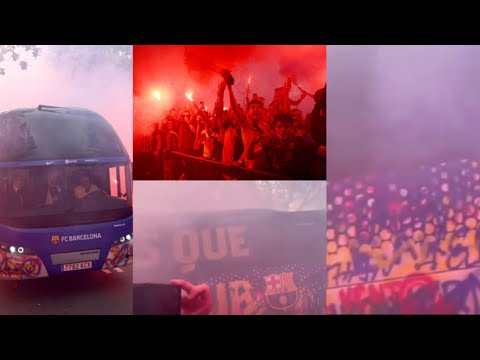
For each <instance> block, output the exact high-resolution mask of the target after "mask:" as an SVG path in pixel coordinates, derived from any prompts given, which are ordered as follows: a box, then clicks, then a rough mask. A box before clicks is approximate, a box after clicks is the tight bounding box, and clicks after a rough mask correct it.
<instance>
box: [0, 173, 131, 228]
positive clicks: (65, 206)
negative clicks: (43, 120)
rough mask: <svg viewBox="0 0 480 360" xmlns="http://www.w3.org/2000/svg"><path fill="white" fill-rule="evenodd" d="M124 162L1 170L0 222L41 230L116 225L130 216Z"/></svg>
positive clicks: (127, 181) (128, 174) (128, 177)
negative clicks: (96, 224) (115, 222)
mask: <svg viewBox="0 0 480 360" xmlns="http://www.w3.org/2000/svg"><path fill="white" fill-rule="evenodd" d="M131 193H132V189H131V167H130V164H129V163H124V164H95V165H88V166H85V165H71V164H70V165H62V166H46V167H45V166H31V167H22V168H0V224H3V225H7V226H12V227H19V228H46V227H60V226H72V225H80V224H82V225H84V224H93V223H98V222H107V221H115V220H119V219H122V218H126V217H128V216H130V215H131V214H132V197H131V196H132V194H131Z"/></svg>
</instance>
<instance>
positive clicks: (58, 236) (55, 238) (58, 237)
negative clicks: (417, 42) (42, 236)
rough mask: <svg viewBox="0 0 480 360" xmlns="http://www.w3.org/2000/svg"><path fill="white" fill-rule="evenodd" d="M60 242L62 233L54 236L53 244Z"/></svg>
mask: <svg viewBox="0 0 480 360" xmlns="http://www.w3.org/2000/svg"><path fill="white" fill-rule="evenodd" d="M59 242H60V235H53V236H52V244H54V245H56V244H58V243H59Z"/></svg>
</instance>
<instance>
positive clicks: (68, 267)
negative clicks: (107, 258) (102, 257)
mask: <svg viewBox="0 0 480 360" xmlns="http://www.w3.org/2000/svg"><path fill="white" fill-rule="evenodd" d="M91 268H92V262H91V261H86V262H80V263H75V264H63V265H62V271H75V270H83V269H91Z"/></svg>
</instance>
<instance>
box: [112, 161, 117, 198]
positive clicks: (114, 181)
mask: <svg viewBox="0 0 480 360" xmlns="http://www.w3.org/2000/svg"><path fill="white" fill-rule="evenodd" d="M117 184H118V179H117V168H116V167H111V168H110V196H115V197H118V186H117Z"/></svg>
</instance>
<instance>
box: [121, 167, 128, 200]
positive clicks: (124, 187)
mask: <svg viewBox="0 0 480 360" xmlns="http://www.w3.org/2000/svg"><path fill="white" fill-rule="evenodd" d="M125 171H126V169H125V166H120V192H121V195H120V198H121V199H127V180H126V179H125Z"/></svg>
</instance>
